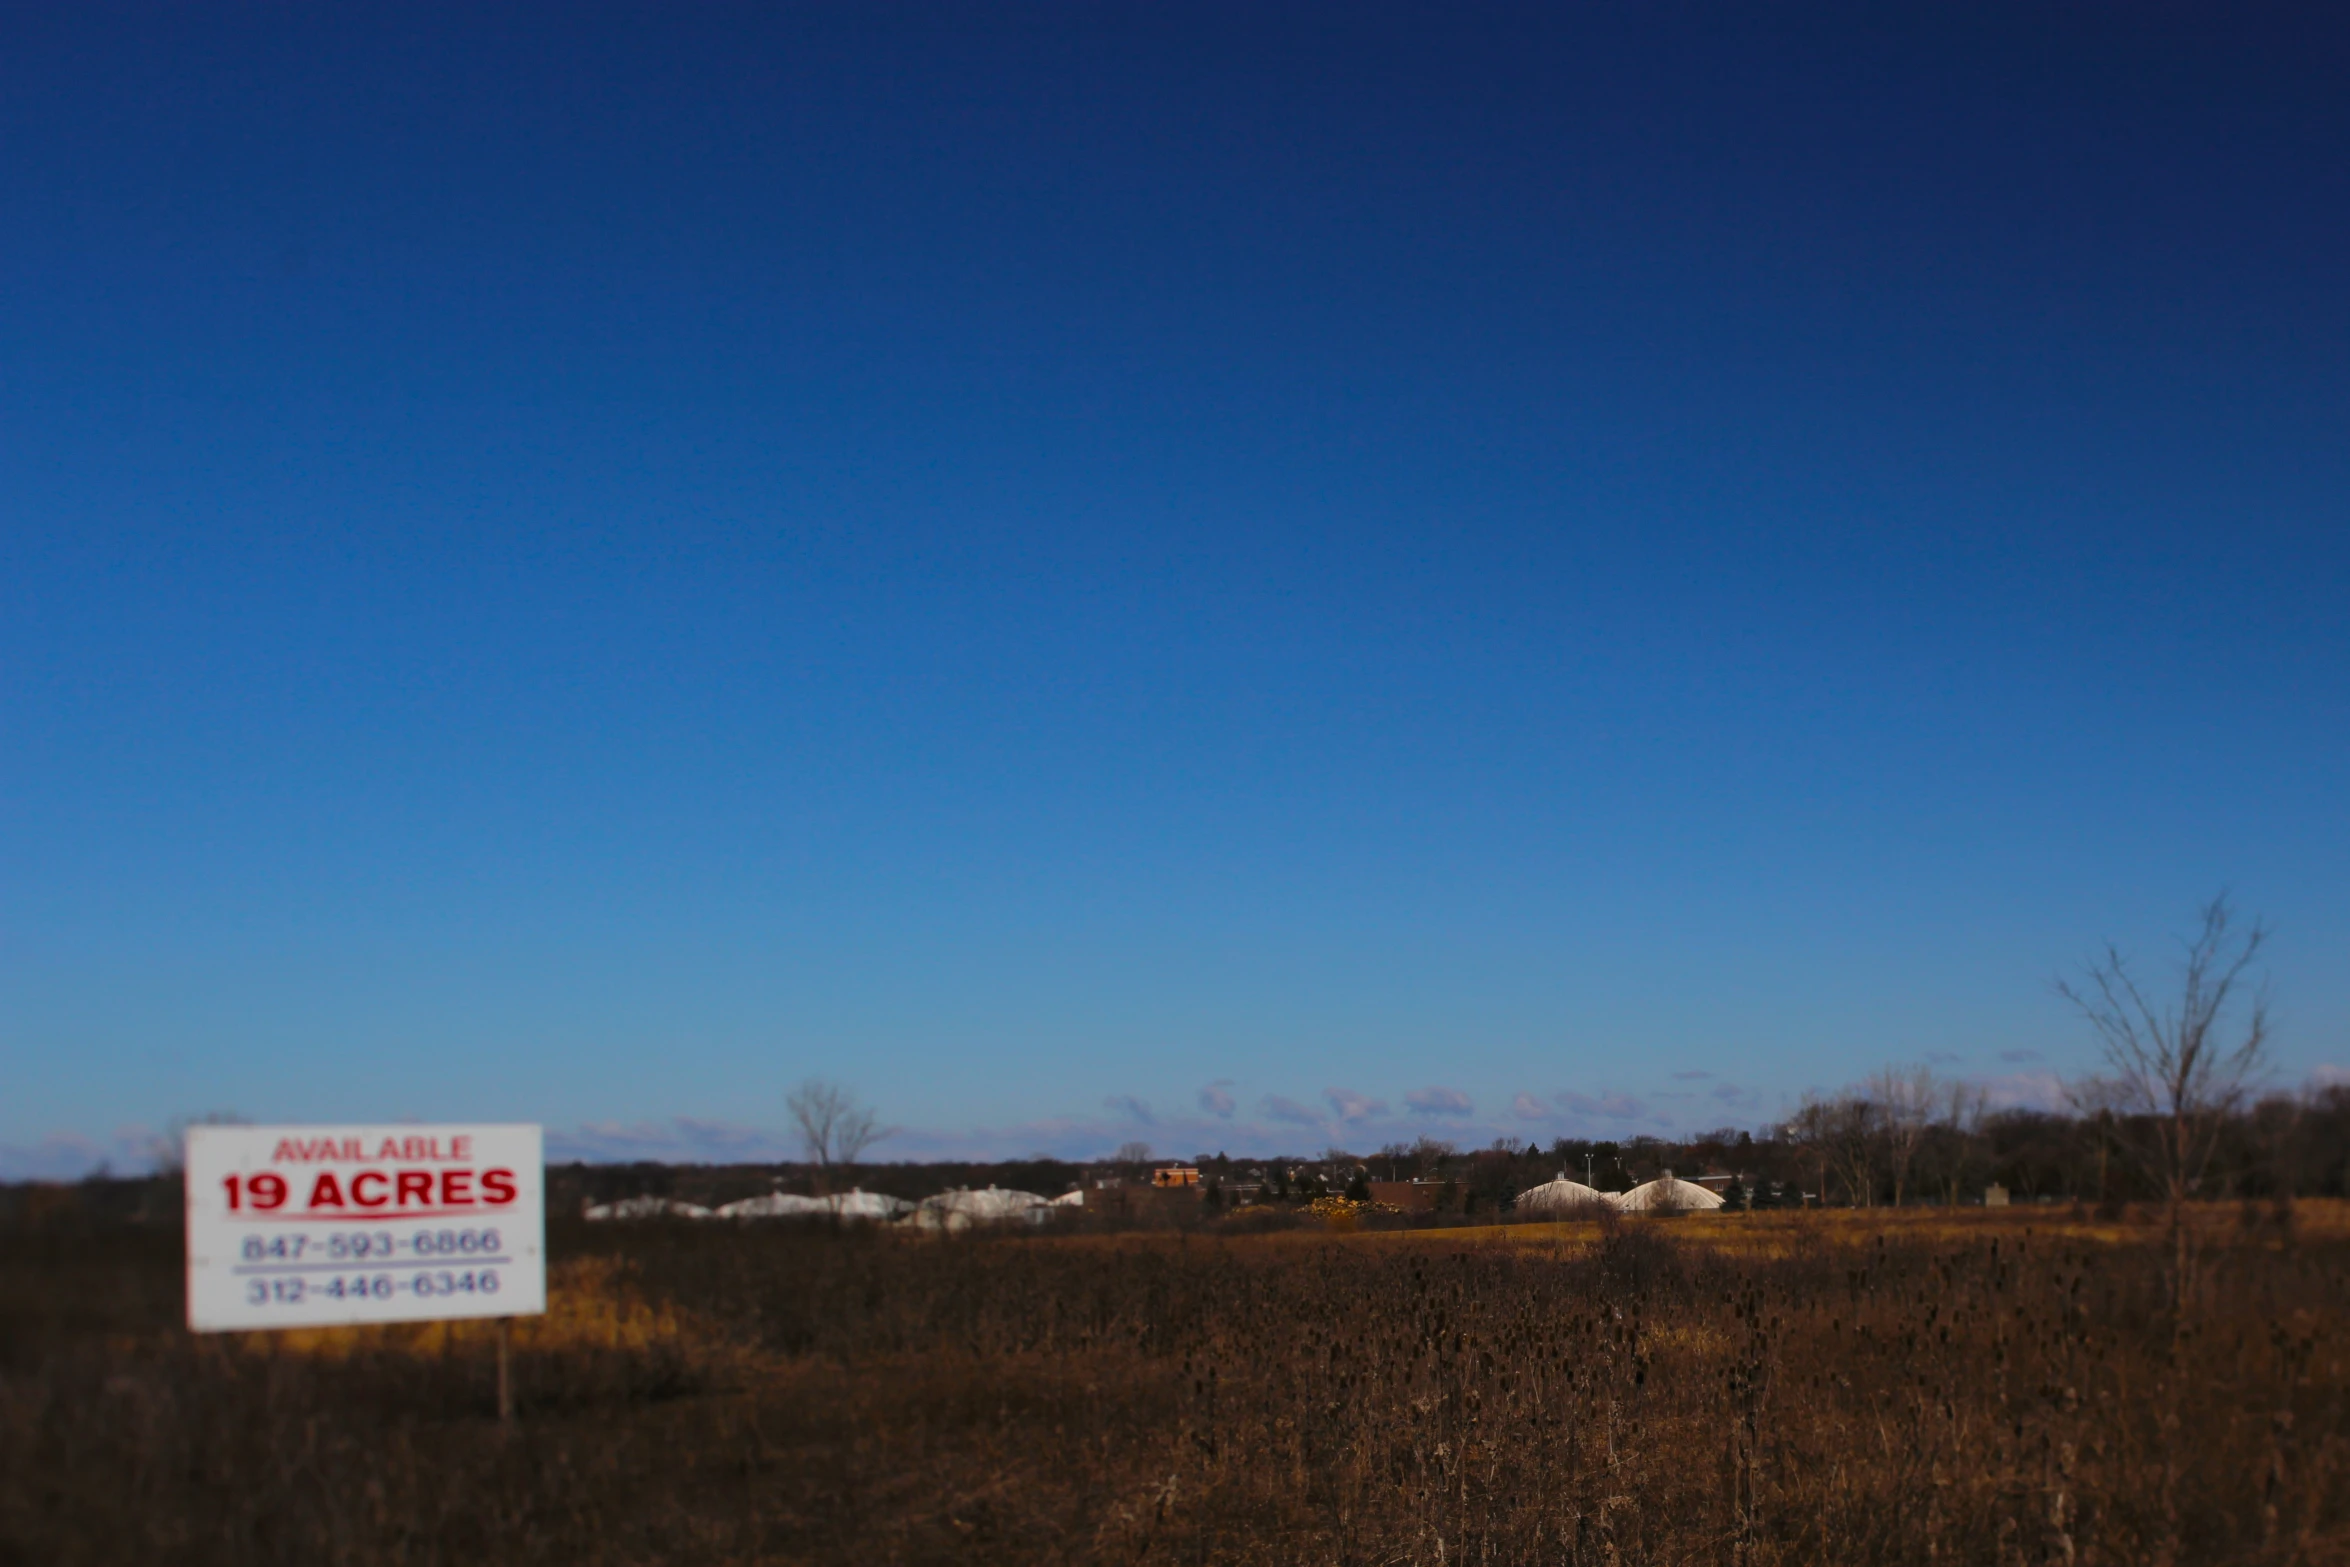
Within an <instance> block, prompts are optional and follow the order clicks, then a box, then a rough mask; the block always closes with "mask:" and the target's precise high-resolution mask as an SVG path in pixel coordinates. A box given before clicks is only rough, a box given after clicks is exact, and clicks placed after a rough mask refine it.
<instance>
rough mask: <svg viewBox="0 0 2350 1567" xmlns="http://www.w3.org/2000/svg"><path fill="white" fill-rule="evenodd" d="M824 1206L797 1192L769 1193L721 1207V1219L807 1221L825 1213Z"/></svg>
mask: <svg viewBox="0 0 2350 1567" xmlns="http://www.w3.org/2000/svg"><path fill="white" fill-rule="evenodd" d="M824 1211H825V1210H824V1204H823V1203H821V1202H819V1201H817V1200H816V1199H815V1198H813V1197H802V1196H800V1195H799V1194H798V1193H796V1192H769V1193H767V1194H766V1195H765V1196H764V1197H745V1198H744V1199H742V1201H740V1202H730V1203H726V1204H723V1205H721V1206H720V1208H719V1209H718V1217H719V1218H721V1219H806V1218H812V1217H814V1216H815V1215H817V1214H820V1213H822V1212H824Z"/></svg>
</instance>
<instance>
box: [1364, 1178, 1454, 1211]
mask: <svg viewBox="0 0 2350 1567" xmlns="http://www.w3.org/2000/svg"><path fill="white" fill-rule="evenodd" d="M1367 1184H1368V1185H1369V1186H1370V1188H1371V1200H1372V1201H1373V1202H1383V1203H1385V1204H1387V1206H1389V1207H1390V1208H1400V1209H1402V1210H1403V1211H1404V1212H1405V1213H1427V1212H1429V1211H1431V1210H1432V1209H1434V1208H1435V1206H1436V1193H1437V1190H1438V1188H1439V1186H1440V1185H1441V1183H1440V1182H1430V1181H1371V1182H1368V1183H1367Z"/></svg>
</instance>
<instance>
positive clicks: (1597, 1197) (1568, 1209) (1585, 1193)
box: [1517, 1175, 1613, 1219]
mask: <svg viewBox="0 0 2350 1567" xmlns="http://www.w3.org/2000/svg"><path fill="white" fill-rule="evenodd" d="M1612 1206H1613V1203H1612V1201H1611V1200H1610V1198H1609V1197H1608V1194H1607V1193H1605V1192H1603V1191H1597V1190H1594V1189H1593V1188H1591V1187H1589V1186H1586V1185H1584V1184H1583V1183H1582V1182H1581V1181H1570V1180H1568V1179H1567V1178H1566V1177H1565V1176H1564V1175H1561V1176H1560V1177H1559V1178H1558V1179H1557V1180H1555V1181H1544V1182H1543V1183H1542V1184H1541V1185H1540V1186H1529V1187H1527V1188H1526V1189H1525V1190H1524V1191H1522V1192H1520V1193H1518V1206H1517V1211H1518V1212H1520V1213H1544V1214H1554V1215H1556V1216H1557V1217H1559V1218H1562V1219H1569V1218H1573V1217H1575V1216H1576V1215H1578V1214H1585V1213H1590V1212H1593V1211H1595V1210H1597V1209H1600V1208H1607V1207H1612Z"/></svg>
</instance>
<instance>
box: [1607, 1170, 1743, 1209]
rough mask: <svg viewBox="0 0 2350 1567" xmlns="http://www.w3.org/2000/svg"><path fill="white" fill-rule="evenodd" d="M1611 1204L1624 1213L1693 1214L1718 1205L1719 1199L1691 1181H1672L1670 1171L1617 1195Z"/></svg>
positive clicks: (1719, 1204)
mask: <svg viewBox="0 0 2350 1567" xmlns="http://www.w3.org/2000/svg"><path fill="white" fill-rule="evenodd" d="M1615 1202H1616V1207H1617V1208H1618V1209H1620V1210H1621V1211H1623V1212H1625V1213H1693V1212H1697V1211H1699V1210H1701V1209H1706V1208H1719V1207H1720V1206H1721V1205H1722V1199H1721V1198H1720V1197H1718V1196H1716V1195H1715V1194H1714V1193H1712V1192H1709V1191H1707V1190H1706V1189H1705V1188H1704V1187H1702V1186H1699V1185H1696V1184H1694V1183H1693V1182H1689V1181H1677V1180H1675V1179H1674V1178H1673V1172H1672V1171H1670V1170H1667V1171H1666V1172H1665V1173H1664V1174H1662V1175H1660V1176H1658V1177H1657V1178H1656V1179H1655V1180H1653V1181H1643V1182H1641V1183H1640V1184H1639V1185H1638V1186H1635V1187H1633V1188H1632V1189H1631V1190H1630V1191H1628V1192H1619V1193H1618V1194H1617V1195H1616V1199H1615Z"/></svg>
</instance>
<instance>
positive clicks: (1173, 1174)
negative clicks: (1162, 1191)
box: [1151, 1164, 1199, 1187]
mask: <svg viewBox="0 0 2350 1567" xmlns="http://www.w3.org/2000/svg"><path fill="white" fill-rule="evenodd" d="M1151 1184H1152V1185H1153V1186H1159V1187H1182V1186H1197V1185H1198V1184H1199V1167H1198V1166H1197V1165H1190V1164H1162V1165H1160V1166H1159V1167H1158V1168H1157V1169H1155V1170H1153V1171H1151Z"/></svg>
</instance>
